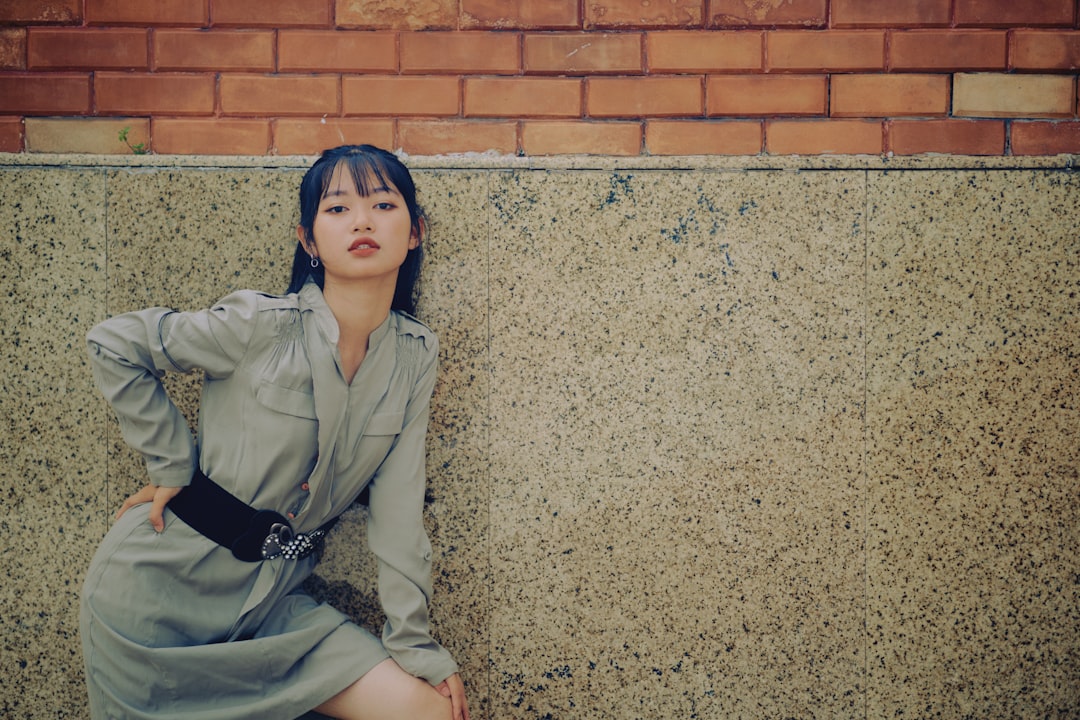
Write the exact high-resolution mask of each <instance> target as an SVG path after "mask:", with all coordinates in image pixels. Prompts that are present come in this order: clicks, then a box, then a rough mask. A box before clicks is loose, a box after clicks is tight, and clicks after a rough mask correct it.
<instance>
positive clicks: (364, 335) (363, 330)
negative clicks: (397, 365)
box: [323, 282, 394, 382]
mask: <svg viewBox="0 0 1080 720" xmlns="http://www.w3.org/2000/svg"><path fill="white" fill-rule="evenodd" d="M393 291H394V285H393V284H391V285H390V289H389V292H387V289H386V288H385V287H383V286H382V284H381V283H350V284H347V285H346V284H339V283H332V282H327V283H326V285H325V286H324V287H323V298H324V299H325V300H326V304H327V305H328V306H329V307H330V311H331V312H332V313H333V314H334V319H335V320H337V324H338V333H339V334H338V353H339V354H340V356H341V364H342V368H341V371H342V374H343V375H344V376H345V380H346V381H347V382H352V378H353V376H354V375H355V374H356V371H357V370H358V369H359V367H360V363H361V362H363V360H364V357H365V356H366V355H367V349H368V338H370V337H371V333H372V332H374V331H375V329H376V328H378V327H379V326H380V325H382V324H383V321H385V320H386V316H387V315H389V314H390V306H391V304H392V303H393V300H394V292H393Z"/></svg>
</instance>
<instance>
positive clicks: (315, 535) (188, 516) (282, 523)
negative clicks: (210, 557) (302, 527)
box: [169, 468, 337, 562]
mask: <svg viewBox="0 0 1080 720" xmlns="http://www.w3.org/2000/svg"><path fill="white" fill-rule="evenodd" d="M169 509H170V510H172V511H173V512H174V513H176V516H177V517H179V518H180V519H181V520H183V521H184V522H185V523H187V524H188V525H190V526H191V528H192V529H194V530H196V531H198V532H199V533H200V534H201V535H203V536H205V537H207V538H209V539H211V540H213V541H214V542H216V543H217V544H218V545H221V546H222V547H227V548H229V549H230V550H231V551H232V554H233V555H234V556H235V557H236V558H237V559H238V560H243V561H244V562H259V561H260V560H272V559H273V558H276V557H284V558H285V559H286V560H299V559H300V558H304V557H307V556H308V555H310V554H311V553H313V552H315V551H316V550H318V549H319V548H320V547H321V546H322V541H323V538H325V537H326V533H327V532H329V531H330V528H331V527H333V525H334V523H335V522H336V521H337V520H336V518H335V519H334V520H331V521H330V522H329V523H327V524H326V525H323V526H322V527H321V528H319V529H318V530H313V531H311V532H310V533H296V532H293V529H292V525H290V524H289V521H288V519H287V518H286V517H285V516H284V515H282V514H281V513H279V512H275V511H273V510H256V509H255V508H253V507H251V506H250V505H248V504H247V503H245V502H244V501H242V500H240V499H239V498H237V497H236V496H235V495H233V494H232V493H230V492H229V491H228V490H226V489H225V488H223V487H221V486H220V485H218V484H217V483H216V482H214V481H213V480H211V479H210V478H208V477H207V476H206V475H205V474H204V473H203V472H202V470H200V469H198V468H196V469H195V474H194V475H192V476H191V484H190V485H188V486H187V487H185V488H184V489H183V490H181V491H180V493H179V494H177V495H176V497H174V498H173V499H172V500H170V501H169Z"/></svg>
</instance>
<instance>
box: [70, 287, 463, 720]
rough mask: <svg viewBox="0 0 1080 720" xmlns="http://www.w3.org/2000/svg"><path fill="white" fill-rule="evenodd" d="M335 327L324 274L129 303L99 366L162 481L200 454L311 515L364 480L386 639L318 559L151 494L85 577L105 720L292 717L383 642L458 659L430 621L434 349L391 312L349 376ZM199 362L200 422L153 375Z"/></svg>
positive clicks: (407, 654) (129, 432)
mask: <svg viewBox="0 0 1080 720" xmlns="http://www.w3.org/2000/svg"><path fill="white" fill-rule="evenodd" d="M337 341H338V326H337V323H336V321H335V319H334V316H333V314H332V313H331V312H330V309H329V307H327V305H326V303H325V301H324V300H323V297H322V293H321V292H320V290H319V289H318V287H317V286H315V285H313V284H308V285H306V286H305V287H304V288H303V289H302V290H301V291H300V292H299V293H297V294H293V295H286V296H273V295H264V294H260V293H255V292H251V291H242V292H238V293H234V294H232V295H230V296H228V297H226V298H224V299H223V300H222V301H221V302H220V303H218V304H217V305H215V306H214V307H213V308H211V309H209V310H206V311H202V312H195V313H178V312H174V311H172V310H168V309H165V308H153V309H149V310H144V311H140V312H133V313H126V314H123V315H118V316H116V317H114V318H112V319H110V320H107V321H105V322H104V323H102V324H100V325H98V326H97V327H95V328H94V329H93V330H92V331H91V332H90V334H89V337H88V343H89V348H90V357H91V360H92V365H93V371H94V377H95V379H96V381H97V383H98V386H99V387H100V388H101V390H102V392H103V393H104V395H105V397H106V399H107V400H108V401H109V403H110V404H111V405H112V407H113V409H114V410H115V411H116V414H117V417H118V418H119V421H120V428H121V431H122V433H123V436H124V439H125V441H126V442H127V443H128V444H129V445H130V446H131V447H133V448H134V449H135V450H137V451H138V452H140V453H141V454H142V455H143V456H144V457H145V459H146V466H147V470H148V473H149V476H150V482H152V483H154V484H156V485H160V486H165V487H180V486H184V485H187V484H188V482H189V481H190V479H191V476H192V473H193V471H194V468H195V466H196V462H198V463H200V464H201V468H202V470H203V471H204V472H205V473H206V474H207V475H208V476H209V477H211V478H212V479H213V480H214V481H216V482H217V483H218V484H220V485H222V486H224V487H225V488H226V489H227V490H229V491H230V492H231V493H232V494H233V495H235V496H237V497H238V498H240V499H241V500H243V501H244V502H246V503H248V504H250V505H252V506H253V507H256V508H260V509H272V510H276V511H278V512H280V513H282V514H283V515H287V516H289V517H290V518H291V523H292V525H293V528H294V529H295V530H296V531H297V532H310V531H312V530H314V529H316V528H318V527H320V526H322V525H324V524H325V523H326V522H327V521H329V520H331V519H332V518H334V517H336V516H337V515H339V514H340V513H341V512H343V511H344V510H345V509H346V508H348V507H349V505H350V504H352V503H353V501H354V500H355V499H356V497H357V496H358V495H359V493H360V492H361V490H362V489H363V488H364V487H365V486H369V485H370V500H369V510H370V515H369V520H368V525H367V533H368V538H367V539H368V545H369V547H370V549H371V551H372V552H373V553H374V555H375V556H376V558H377V559H378V588H379V598H380V602H381V603H382V606H383V609H384V611H385V613H386V618H387V620H386V624H385V626H384V627H383V629H382V633H381V637H376V636H374V635H372V634H371V633H369V632H368V631H367V630H365V629H363V628H361V627H358V626H357V625H355V624H353V623H352V622H351V621H350V620H349V619H348V618H347V617H346V616H345V615H343V614H342V613H340V612H338V611H337V610H335V609H333V608H331V607H329V606H328V605H325V604H319V603H316V602H315V601H314V600H313V599H312V598H311V597H310V596H308V595H307V594H306V593H304V592H303V591H302V590H301V589H299V586H300V584H301V583H302V582H303V581H304V579H305V578H306V577H307V576H308V575H309V574H310V573H311V572H312V570H313V569H314V567H315V563H316V561H317V560H316V556H309V557H307V558H304V559H301V560H287V559H285V558H282V557H278V558H275V559H273V560H264V561H261V562H243V561H241V560H237V559H236V558H235V557H233V555H232V553H231V551H230V550H228V549H227V548H224V547H221V546H219V545H217V544H216V543H214V542H213V541H211V540H208V539H207V538H205V537H203V536H202V535H200V534H199V533H198V532H196V531H194V530H192V529H191V528H190V527H188V526H187V525H186V524H185V523H184V522H183V521H182V520H180V519H179V518H178V517H176V515H174V514H173V513H172V512H171V511H169V510H168V509H166V511H165V529H164V531H163V532H161V533H157V532H155V531H154V529H153V527H152V526H151V525H150V523H149V521H148V519H147V518H148V514H149V505H141V506H138V507H135V508H132V509H131V510H129V511H128V512H127V513H125V514H124V516H123V517H122V518H121V519H120V520H119V521H117V522H116V523H115V524H114V526H113V527H112V529H111V530H110V531H109V532H108V534H107V535H106V537H105V539H104V541H103V542H102V544H101V546H100V548H99V549H98V551H97V553H96V554H95V556H94V559H93V561H92V562H91V565H90V568H89V570H88V572H87V576H86V581H85V584H84V586H83V594H82V602H81V614H80V630H81V635H82V642H83V651H84V656H85V662H86V679H87V687H88V690H89V696H90V708H91V715H92V717H93V718H95V720H98V719H103V718H122V719H123V720H138V719H141V718H176V719H178V720H182V719H190V720H196V719H198V720H228V719H234V718H235V719H237V720H239V719H241V718H243V719H245V720H246V719H249V718H265V719H266V720H274V719H276V718H281V719H282V720H289V719H291V718H296V717H298V716H300V715H303V714H304V713H306V712H307V711H309V710H311V709H312V708H315V707H317V706H318V705H320V704H321V703H323V702H324V701H326V700H328V699H329V698H331V697H333V696H334V695H336V694H337V693H338V692H340V691H341V690H343V689H345V688H346V687H348V686H349V685H351V684H352V683H353V682H355V681H356V680H357V679H358V678H360V677H361V676H362V675H363V674H364V673H366V672H367V671H368V670H370V669H371V668H373V667H374V666H375V665H377V664H378V663H379V662H381V661H382V660H384V659H386V658H393V659H394V660H395V661H396V662H397V663H398V664H399V665H400V666H401V667H402V668H403V669H405V670H406V671H407V672H409V673H411V674H413V675H415V676H417V677H421V678H424V679H425V680H427V681H428V682H430V683H431V684H433V685H435V684H438V683H439V682H441V681H442V680H444V679H445V678H446V677H448V676H449V675H451V674H452V673H454V672H457V669H458V668H457V665H456V664H455V662H454V660H453V658H452V657H451V656H450V654H449V653H448V652H447V651H446V650H445V649H444V648H442V647H441V646H440V645H439V644H438V643H437V642H436V641H435V640H434V639H433V638H432V635H431V631H430V627H429V622H428V602H429V600H430V597H431V545H430V543H429V542H428V537H427V535H426V533H425V531H424V527H423V521H422V515H423V504H424V485H425V480H426V478H425V473H424V465H425V462H424V443H425V436H426V434H427V422H428V414H429V408H430V400H431V393H432V390H433V388H434V384H435V371H436V359H437V356H438V347H437V342H436V339H435V336H434V334H433V333H432V332H431V331H430V330H429V329H428V328H427V327H425V326H424V325H422V324H421V323H419V322H418V321H416V320H415V319H413V318H411V317H409V316H407V315H404V314H402V313H398V312H391V313H390V316H389V317H388V318H387V319H386V321H385V322H384V323H383V324H382V325H381V326H380V327H379V328H378V329H377V330H376V331H375V332H374V333H373V334H372V335H371V338H370V341H369V348H368V354H367V356H366V357H365V359H364V362H363V364H362V365H361V366H360V369H359V370H358V371H357V373H356V375H355V377H354V378H353V380H352V382H351V383H346V382H345V379H344V376H343V374H342V372H341V370H340V361H339V356H338V353H337ZM196 368H198V369H202V370H203V371H204V373H205V381H204V383H203V395H202V400H201V407H200V413H199V427H198V437H197V438H193V437H192V436H191V432H190V431H189V430H188V425H187V422H186V420H185V418H184V416H183V414H182V413H181V412H180V411H179V410H178V409H177V408H176V406H175V405H174V404H173V403H172V402H171V401H170V400H169V398H168V397H167V395H166V393H165V390H164V388H163V386H162V384H161V382H160V378H161V376H162V374H163V373H164V372H167V371H175V372H190V371H192V370H195V369H196Z"/></svg>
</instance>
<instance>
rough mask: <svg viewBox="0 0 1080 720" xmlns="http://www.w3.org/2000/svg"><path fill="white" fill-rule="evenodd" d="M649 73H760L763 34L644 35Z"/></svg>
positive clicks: (698, 32)
mask: <svg viewBox="0 0 1080 720" xmlns="http://www.w3.org/2000/svg"><path fill="white" fill-rule="evenodd" d="M645 47H646V53H647V56H648V59H649V72H661V73H662V72H699V73H707V72H725V71H736V72H738V71H743V72H745V71H747V70H760V69H761V57H762V33H761V32H760V31H757V30H743V31H728V32H725V31H710V30H661V31H654V32H650V33H647V34H646V35H645Z"/></svg>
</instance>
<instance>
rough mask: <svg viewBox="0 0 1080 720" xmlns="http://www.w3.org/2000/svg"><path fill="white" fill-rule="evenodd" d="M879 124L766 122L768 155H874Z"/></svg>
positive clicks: (878, 148)
mask: <svg viewBox="0 0 1080 720" xmlns="http://www.w3.org/2000/svg"><path fill="white" fill-rule="evenodd" d="M883 137H884V136H883V133H882V125H881V122H880V121H879V122H871V121H868V120H767V121H766V122H765V149H766V150H767V151H768V153H769V154H770V155H878V154H880V153H881V149H882V139H883Z"/></svg>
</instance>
